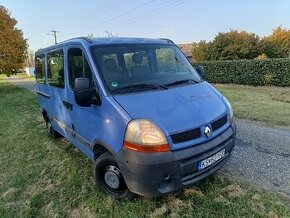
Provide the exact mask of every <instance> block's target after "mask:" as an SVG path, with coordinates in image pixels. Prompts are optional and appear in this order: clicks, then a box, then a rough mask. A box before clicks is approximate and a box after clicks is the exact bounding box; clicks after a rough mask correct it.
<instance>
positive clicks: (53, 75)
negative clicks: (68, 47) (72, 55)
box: [47, 50, 64, 88]
mask: <svg viewBox="0 0 290 218" xmlns="http://www.w3.org/2000/svg"><path fill="white" fill-rule="evenodd" d="M47 66H48V69H47V74H48V83H49V85H51V86H56V87H60V88H64V69H63V66H64V63H63V51H62V50H59V51H53V52H50V53H49V54H48V63H47Z"/></svg>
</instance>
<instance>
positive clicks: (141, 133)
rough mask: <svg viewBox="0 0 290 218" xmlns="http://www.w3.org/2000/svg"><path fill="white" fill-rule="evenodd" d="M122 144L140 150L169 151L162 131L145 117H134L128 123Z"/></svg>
mask: <svg viewBox="0 0 290 218" xmlns="http://www.w3.org/2000/svg"><path fill="white" fill-rule="evenodd" d="M124 146H125V147H126V148H128V149H131V150H135V151H141V152H161V151H169V145H168V143H167V140H166V138H165V136H164V134H163V132H162V131H161V130H160V129H159V128H158V126H156V125H155V124H154V123H152V122H151V121H149V120H146V119H136V120H133V121H131V122H130V123H129V124H128V126H127V129H126V133H125V139H124Z"/></svg>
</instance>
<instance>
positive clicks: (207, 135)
mask: <svg viewBox="0 0 290 218" xmlns="http://www.w3.org/2000/svg"><path fill="white" fill-rule="evenodd" d="M204 134H205V135H206V137H210V136H211V128H210V127H209V126H206V127H205V129H204Z"/></svg>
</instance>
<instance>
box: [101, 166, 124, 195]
mask: <svg viewBox="0 0 290 218" xmlns="http://www.w3.org/2000/svg"><path fill="white" fill-rule="evenodd" d="M102 179H103V183H104V185H105V186H106V188H107V189H108V190H110V191H111V192H114V193H122V192H124V191H126V190H127V186H126V183H125V181H124V178H123V176H122V174H121V172H120V170H119V168H118V167H117V166H114V165H107V166H104V167H103V170H102Z"/></svg>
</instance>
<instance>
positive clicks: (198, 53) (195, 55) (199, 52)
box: [192, 41, 212, 61]
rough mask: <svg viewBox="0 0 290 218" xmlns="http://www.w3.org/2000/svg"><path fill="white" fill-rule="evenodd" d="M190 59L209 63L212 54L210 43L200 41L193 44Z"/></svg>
mask: <svg viewBox="0 0 290 218" xmlns="http://www.w3.org/2000/svg"><path fill="white" fill-rule="evenodd" d="M192 47H193V48H192V59H193V60H194V61H209V60H211V54H212V43H211V42H208V43H207V42H206V41H200V42H199V43H193V46H192Z"/></svg>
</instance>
